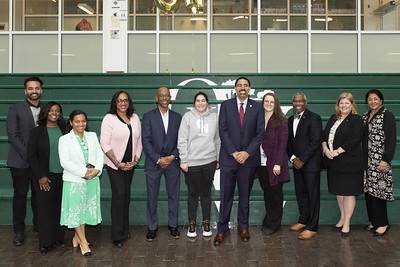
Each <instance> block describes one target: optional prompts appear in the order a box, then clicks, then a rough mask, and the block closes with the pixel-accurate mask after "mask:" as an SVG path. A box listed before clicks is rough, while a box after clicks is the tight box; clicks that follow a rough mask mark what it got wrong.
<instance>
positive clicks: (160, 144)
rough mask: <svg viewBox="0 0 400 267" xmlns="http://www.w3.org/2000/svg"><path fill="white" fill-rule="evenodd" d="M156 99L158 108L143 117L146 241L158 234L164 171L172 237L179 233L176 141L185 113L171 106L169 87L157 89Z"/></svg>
mask: <svg viewBox="0 0 400 267" xmlns="http://www.w3.org/2000/svg"><path fill="white" fill-rule="evenodd" d="M156 100H157V103H158V105H157V108H155V109H153V110H151V111H149V112H147V113H145V114H144V115H143V120H142V143H143V149H144V151H145V153H146V160H145V170H146V185H147V225H148V228H149V229H148V230H149V231H148V233H147V235H146V240H147V241H153V240H154V239H155V238H156V234H157V229H158V215H157V199H158V193H159V190H160V180H161V175H162V174H164V176H165V185H166V189H167V193H168V231H169V233H170V234H171V236H172V237H173V238H179V236H180V233H179V231H178V228H177V227H178V207H179V190H180V176H181V172H180V166H179V159H178V156H179V152H178V149H177V141H178V130H179V126H180V124H181V119H182V116H181V115H180V114H179V113H177V112H175V111H172V110H170V109H169V104H170V102H171V94H170V92H169V89H168V88H166V87H161V88H160V89H158V91H157V96H156Z"/></svg>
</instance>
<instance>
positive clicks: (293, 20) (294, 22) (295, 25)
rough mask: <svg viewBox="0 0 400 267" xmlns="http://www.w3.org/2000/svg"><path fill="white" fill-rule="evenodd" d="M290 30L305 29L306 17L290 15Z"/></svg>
mask: <svg viewBox="0 0 400 267" xmlns="http://www.w3.org/2000/svg"><path fill="white" fill-rule="evenodd" d="M290 30H292V31H296V30H297V31H299V30H307V17H305V16H301V17H300V16H290Z"/></svg>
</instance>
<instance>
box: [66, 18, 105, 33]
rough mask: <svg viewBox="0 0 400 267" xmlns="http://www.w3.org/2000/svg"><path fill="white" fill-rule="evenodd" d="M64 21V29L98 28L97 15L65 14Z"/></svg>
mask: <svg viewBox="0 0 400 267" xmlns="http://www.w3.org/2000/svg"><path fill="white" fill-rule="evenodd" d="M63 22H64V25H63V30H64V31H92V30H96V29H97V22H96V17H95V16H90V17H86V16H84V17H82V16H71V17H69V16H68V17H67V16H65V17H64V21H63Z"/></svg>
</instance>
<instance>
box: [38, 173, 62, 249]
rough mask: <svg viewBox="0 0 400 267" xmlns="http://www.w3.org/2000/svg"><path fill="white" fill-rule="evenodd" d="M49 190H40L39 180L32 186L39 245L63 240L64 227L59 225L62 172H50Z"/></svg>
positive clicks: (49, 244) (48, 245)
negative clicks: (35, 200)
mask: <svg viewBox="0 0 400 267" xmlns="http://www.w3.org/2000/svg"><path fill="white" fill-rule="evenodd" d="M48 178H49V179H50V181H51V183H50V191H44V190H40V186H39V182H38V181H35V182H34V186H35V190H36V195H37V205H38V226H39V245H40V247H50V246H52V245H53V244H54V243H55V242H56V241H61V242H63V240H64V233H65V227H64V226H61V225H60V216H61V199H62V188H63V181H62V173H50V174H49V176H48Z"/></svg>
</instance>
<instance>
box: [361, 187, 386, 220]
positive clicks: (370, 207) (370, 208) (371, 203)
mask: <svg viewBox="0 0 400 267" xmlns="http://www.w3.org/2000/svg"><path fill="white" fill-rule="evenodd" d="M386 202H387V201H386V200H384V199H381V198H377V197H374V196H372V195H370V194H369V193H365V204H366V205H367V213H368V220H369V221H370V222H371V224H372V225H373V226H374V227H380V226H386V225H388V224H389V220H388V215H387V205H386Z"/></svg>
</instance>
